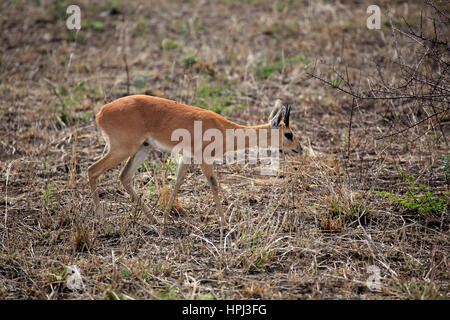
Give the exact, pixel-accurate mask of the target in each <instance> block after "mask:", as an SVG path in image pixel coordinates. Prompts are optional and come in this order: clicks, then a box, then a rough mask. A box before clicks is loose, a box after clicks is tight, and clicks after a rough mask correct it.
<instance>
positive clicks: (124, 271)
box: [122, 268, 132, 278]
mask: <svg viewBox="0 0 450 320" xmlns="http://www.w3.org/2000/svg"><path fill="white" fill-rule="evenodd" d="M122 274H123V276H124V277H125V278H129V277H131V275H132V272H131V270H130V269H128V268H123V269H122Z"/></svg>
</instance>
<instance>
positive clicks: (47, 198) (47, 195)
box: [42, 184, 54, 206]
mask: <svg viewBox="0 0 450 320" xmlns="http://www.w3.org/2000/svg"><path fill="white" fill-rule="evenodd" d="M42 199H43V200H44V203H45V205H46V206H50V205H51V204H52V203H53V202H54V199H53V195H52V192H51V190H50V184H47V185H46V187H45V190H44V191H42Z"/></svg>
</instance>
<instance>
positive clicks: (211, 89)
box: [192, 82, 242, 115]
mask: <svg viewBox="0 0 450 320" xmlns="http://www.w3.org/2000/svg"><path fill="white" fill-rule="evenodd" d="M235 97H236V95H235V94H234V92H233V82H227V83H225V84H223V85H219V86H211V85H210V84H209V83H207V82H201V83H200V84H199V86H198V87H197V90H196V92H195V97H194V99H193V101H192V104H193V105H195V106H197V107H200V108H204V109H209V110H212V111H214V112H216V113H219V114H223V115H226V114H228V113H230V112H231V111H232V110H235V109H237V108H241V107H242V105H232V104H230V102H231V100H232V99H234V98H235Z"/></svg>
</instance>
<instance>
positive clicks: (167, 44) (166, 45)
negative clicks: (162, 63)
mask: <svg viewBox="0 0 450 320" xmlns="http://www.w3.org/2000/svg"><path fill="white" fill-rule="evenodd" d="M161 47H162V48H163V49H164V50H174V49H177V48H178V47H179V44H178V42H177V41H175V40H173V39H168V38H166V39H164V40H163V41H162V42H161Z"/></svg>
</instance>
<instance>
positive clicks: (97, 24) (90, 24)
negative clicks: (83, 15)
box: [81, 19, 103, 30]
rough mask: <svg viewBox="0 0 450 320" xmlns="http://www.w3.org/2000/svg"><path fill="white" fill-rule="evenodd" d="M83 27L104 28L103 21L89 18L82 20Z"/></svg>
mask: <svg viewBox="0 0 450 320" xmlns="http://www.w3.org/2000/svg"><path fill="white" fill-rule="evenodd" d="M81 28H86V29H93V30H101V29H103V22H101V21H99V20H95V19H88V20H84V21H82V22H81Z"/></svg>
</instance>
